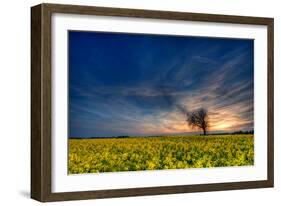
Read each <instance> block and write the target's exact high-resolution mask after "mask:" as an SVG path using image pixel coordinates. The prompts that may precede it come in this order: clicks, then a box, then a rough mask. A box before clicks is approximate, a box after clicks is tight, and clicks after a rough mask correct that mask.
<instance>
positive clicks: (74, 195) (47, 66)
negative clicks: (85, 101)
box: [31, 4, 274, 202]
mask: <svg viewBox="0 0 281 206" xmlns="http://www.w3.org/2000/svg"><path fill="white" fill-rule="evenodd" d="M53 13H68V14H80V15H85V14H86V15H101V16H120V17H137V18H155V19H169V20H188V21H203V22H222V23H234V24H235V23H239V24H253V25H266V26H267V31H268V33H267V34H268V39H267V41H268V50H267V53H268V60H267V61H268V63H267V70H268V72H267V74H268V77H267V78H268V100H267V101H268V132H267V134H268V136H267V141H268V148H267V155H268V159H267V162H268V163H267V180H264V181H248V182H231V183H215V184H200V185H183V186H165V187H150V188H134V189H114V190H99V191H81V192H64V193H52V191H51V176H52V174H51V119H52V116H51V83H52V79H51V16H52V14H53ZM273 25H274V20H273V19H272V18H261V17H245V16H244V17H242V16H228V15H214V14H199V13H183V12H169V11H151V10H136V9H121V8H104V7H91V6H75V5H58V4H40V5H37V6H34V7H32V8H31V197H32V198H33V199H36V200H39V201H42V202H48V201H62V200H80V199H92V198H109V197H125V196H139V195H160V194H171V193H187V192H205V191H219V190H234V189H250V188H265V187H273V182H274V161H273V154H274V144H273V140H274V138H273V132H274V128H273V119H274V117H273V115H274V114H273V107H274V105H273V93H274V92H273V29H274V26H273Z"/></svg>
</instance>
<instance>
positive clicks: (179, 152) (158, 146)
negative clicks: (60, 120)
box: [68, 134, 254, 174]
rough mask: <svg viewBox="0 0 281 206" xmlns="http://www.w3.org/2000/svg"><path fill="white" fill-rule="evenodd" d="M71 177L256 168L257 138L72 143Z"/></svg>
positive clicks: (186, 137) (172, 137) (216, 136)
mask: <svg viewBox="0 0 281 206" xmlns="http://www.w3.org/2000/svg"><path fill="white" fill-rule="evenodd" d="M68 157H69V158H68V172H69V174H80V173H96V172H117V171H137V170H161V169H183V168H204V167H226V166H246V165H253V164H254V137H253V135H251V134H242V135H209V136H208V135H207V136H200V135H194V136H161V137H128V138H108V139H70V140H69V154H68Z"/></svg>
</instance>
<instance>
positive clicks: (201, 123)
mask: <svg viewBox="0 0 281 206" xmlns="http://www.w3.org/2000/svg"><path fill="white" fill-rule="evenodd" d="M186 121H187V123H188V125H189V126H192V127H197V128H200V129H202V130H203V132H204V135H206V132H207V129H208V127H209V123H208V112H207V110H206V109H203V108H201V109H199V110H196V111H194V112H191V113H187V119H186Z"/></svg>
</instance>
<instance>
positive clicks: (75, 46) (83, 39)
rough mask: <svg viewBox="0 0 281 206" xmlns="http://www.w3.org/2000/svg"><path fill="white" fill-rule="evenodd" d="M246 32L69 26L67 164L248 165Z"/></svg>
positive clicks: (250, 70) (130, 167)
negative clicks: (218, 34) (241, 35)
mask: <svg viewBox="0 0 281 206" xmlns="http://www.w3.org/2000/svg"><path fill="white" fill-rule="evenodd" d="M253 62H254V40H252V39H234V38H233V39H232V38H214V37H196V36H176V35H157V34H132V33H113V32H92V31H89V32H87V31H69V32H68V70H69V71H68V72H69V80H68V90H69V91H68V104H69V109H68V125H69V126H68V138H69V139H68V173H69V174H82V173H101V172H121V171H141V170H164V169H187V168H210V167H231V166H253V165H254V63H253Z"/></svg>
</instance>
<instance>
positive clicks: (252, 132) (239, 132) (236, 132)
mask: <svg viewBox="0 0 281 206" xmlns="http://www.w3.org/2000/svg"><path fill="white" fill-rule="evenodd" d="M219 134H221V135H226V134H254V130H249V131H235V132H223V133H210V134H208V135H219Z"/></svg>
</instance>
